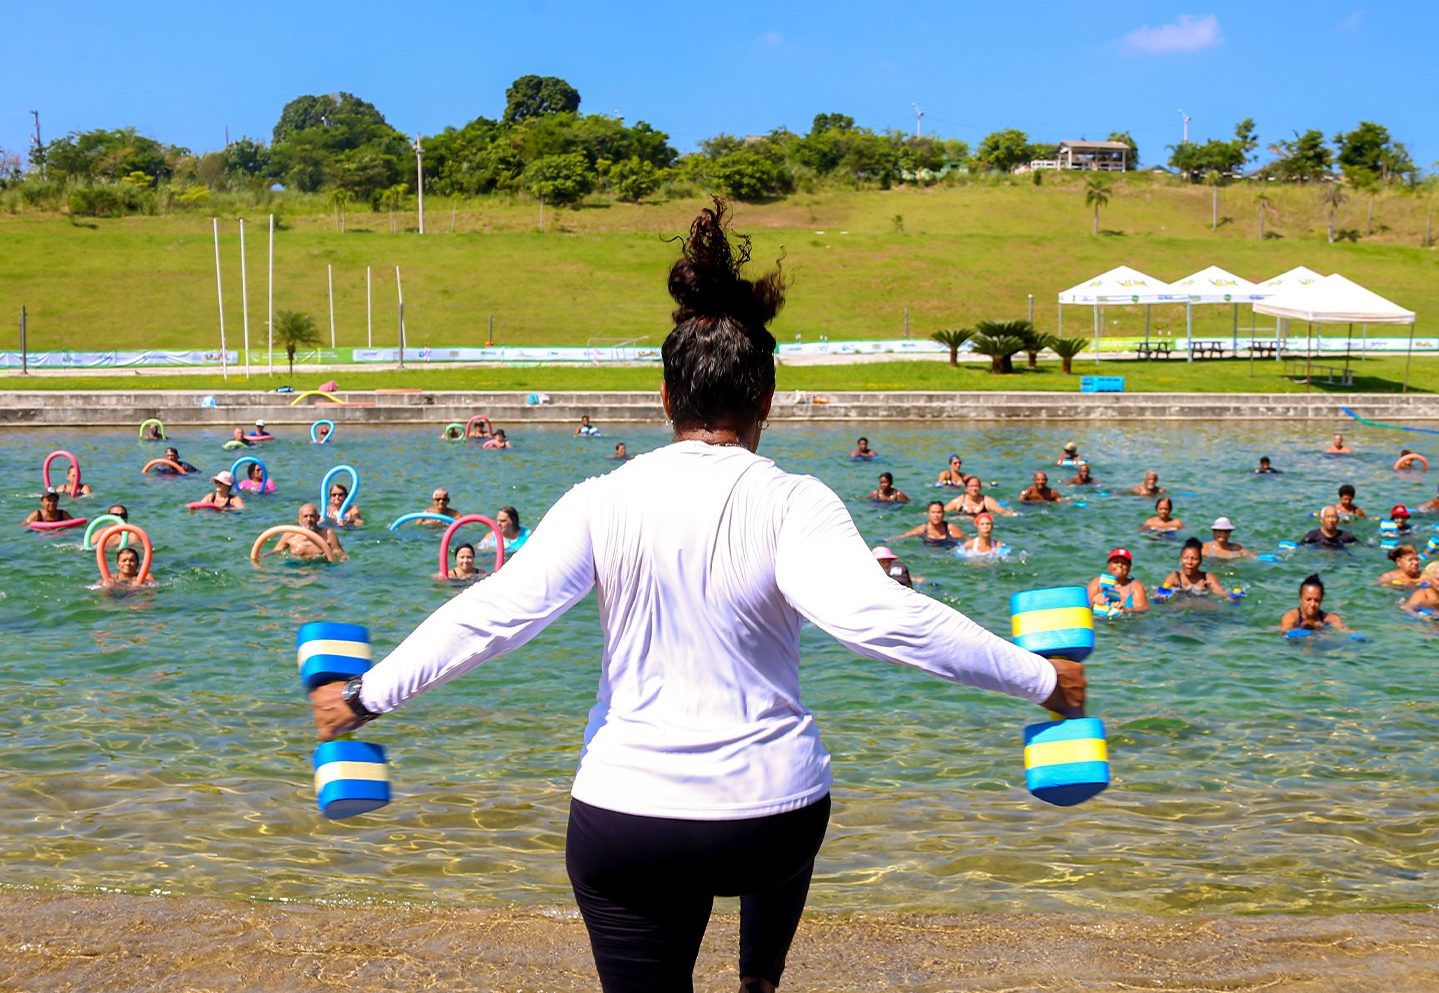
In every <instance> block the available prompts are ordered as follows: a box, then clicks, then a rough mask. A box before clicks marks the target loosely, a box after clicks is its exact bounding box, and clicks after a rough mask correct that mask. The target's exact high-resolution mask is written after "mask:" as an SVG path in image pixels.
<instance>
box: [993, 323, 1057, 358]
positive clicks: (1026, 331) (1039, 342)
mask: <svg viewBox="0 0 1439 993" xmlns="http://www.w3.org/2000/svg"><path fill="white" fill-rule="evenodd" d="M1005 323H1006V325H1007V326H1008V329H1007V330H1006V331H1005V332H1004V333H1005V334H1011V335H1014V337H1016V338H1018V339H1019V340H1020V341H1022V342H1024V351H1025V352H1026V353H1027V354H1028V355H1029V368H1031V369H1038V368H1039V353H1040V352H1042V351H1044V349H1045V348H1046V347H1048V345H1049V335H1047V334H1045V333H1044V332H1042V331H1036V330H1035V329H1034V325H1033V324H1031V323H1029V322H1028V321H1006V322H1005Z"/></svg>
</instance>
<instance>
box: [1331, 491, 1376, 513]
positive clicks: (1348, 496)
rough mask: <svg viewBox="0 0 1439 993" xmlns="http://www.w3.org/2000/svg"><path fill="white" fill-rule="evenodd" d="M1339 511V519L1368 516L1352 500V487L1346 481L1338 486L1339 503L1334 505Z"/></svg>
mask: <svg viewBox="0 0 1439 993" xmlns="http://www.w3.org/2000/svg"><path fill="white" fill-rule="evenodd" d="M1334 509H1335V510H1337V511H1339V519H1340V520H1348V519H1349V518H1351V517H1368V516H1369V515H1368V514H1366V513H1364V510H1363V508H1362V507H1360V506H1359V505H1357V504H1356V503H1355V502H1354V487H1353V486H1351V485H1350V484H1348V483H1345V484H1344V485H1343V486H1341V487H1339V503H1338V504H1336V505H1335V508H1334Z"/></svg>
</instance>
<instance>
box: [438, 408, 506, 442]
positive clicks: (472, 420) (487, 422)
mask: <svg viewBox="0 0 1439 993" xmlns="http://www.w3.org/2000/svg"><path fill="white" fill-rule="evenodd" d="M476 421H484V422H485V434H487V435H489V434H494V433H495V426H494V425H493V424H491V423H490V419H489V418H488V417H486V416H485V415H484V414H476V415H475V416H474V417H471V418H470V419H469V420H468V421H466V422H465V438H466V440H468V439H469V437H470V428H472V427H474V426H475V422H476ZM446 430H449V429H448V428H446ZM476 437H479V436H478V435H477V436H476Z"/></svg>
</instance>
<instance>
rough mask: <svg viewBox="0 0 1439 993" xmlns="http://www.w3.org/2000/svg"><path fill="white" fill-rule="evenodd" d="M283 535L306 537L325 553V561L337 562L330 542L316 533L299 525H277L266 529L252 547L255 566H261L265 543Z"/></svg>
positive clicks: (251, 551) (251, 558)
mask: <svg viewBox="0 0 1439 993" xmlns="http://www.w3.org/2000/svg"><path fill="white" fill-rule="evenodd" d="M282 534H300V535H304V536H305V537H306V538H308V539H309V540H310V541H311V542H312V543H313V544H314V545H315V547H316V548H318V549H320V550H321V551H322V552H324V553H325V560H326V561H327V562H334V561H335V551H334V549H332V548H331V547H330V545H329V542H327V541H325V540H324V539H323V538H321V537H320V536H319V535H317V534H316V533H315V532H313V531H310V530H308V529H307V528H302V527H300V526H299V525H298V524H276V525H275V526H274V527H272V528H266V529H265V530H264V531H262V532H260V537H258V538H256V539H255V543H254V544H253V545H251V546H250V561H251V562H253V563H255V565H259V564H260V549H261V548H263V547H264V545H265V542H267V541H269V540H270V539H271V538H278V537H279V536H280V535H282Z"/></svg>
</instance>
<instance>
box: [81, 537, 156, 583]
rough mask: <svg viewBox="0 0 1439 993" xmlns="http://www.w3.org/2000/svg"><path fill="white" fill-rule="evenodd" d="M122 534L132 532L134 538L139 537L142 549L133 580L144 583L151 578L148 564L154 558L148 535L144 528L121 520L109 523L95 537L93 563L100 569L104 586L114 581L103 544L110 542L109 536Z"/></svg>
mask: <svg viewBox="0 0 1439 993" xmlns="http://www.w3.org/2000/svg"><path fill="white" fill-rule="evenodd" d="M122 534H123V535H132V534H133V535H134V536H135V537H136V538H138V539H140V548H141V549H142V554H141V556H140V572H139V574H138V575H137V576H136V577H135V582H136V583H137V584H141V583H144V582H145V580H147V579H151V578H153V577H152V576H151V575H150V565H151V564H152V563H153V562H154V560H155V550H154V548H153V547H152V546H151V545H150V536H149V535H148V534H146V533H145V531H144V529H142V528H138V527H136V526H135V525H133V524H126V523H123V522H122V523H120V524H114V525H111V526H110V527H108V528H106V529H105V530H104V531H101V532H100V535H99V537H97V538H96V539H95V565H96V566H98V567H99V569H100V582H102V583H104V584H105V585H106V586H108V585H110V583H112V582H114V579H115V577H114V576H113V575H111V573H110V562H109V560H108V559H106V558H105V546H106V545H108V544H109V543H110V539H111V538H116V537H119V536H120V535H122Z"/></svg>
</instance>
